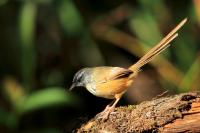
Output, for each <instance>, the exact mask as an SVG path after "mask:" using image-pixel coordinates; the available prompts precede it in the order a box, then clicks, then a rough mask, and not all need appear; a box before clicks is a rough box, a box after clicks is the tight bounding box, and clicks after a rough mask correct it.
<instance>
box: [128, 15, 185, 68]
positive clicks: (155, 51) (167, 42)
mask: <svg viewBox="0 0 200 133" xmlns="http://www.w3.org/2000/svg"><path fill="white" fill-rule="evenodd" d="M186 21H187V18H185V19H184V20H182V21H181V22H180V23H179V24H178V25H177V26H176V27H175V28H174V29H173V30H172V31H171V32H170V33H169V34H168V35H167V36H166V37H164V38H163V39H162V40H161V41H160V42H159V43H158V44H157V45H156V46H154V47H153V48H152V49H151V50H149V52H147V53H146V54H145V55H144V56H143V57H142V58H141V59H140V60H139V61H137V62H136V63H135V64H134V65H132V66H130V67H129V69H130V70H132V71H135V70H139V69H140V68H141V67H142V66H144V65H145V64H147V63H148V62H149V61H151V60H152V59H153V58H154V57H155V56H156V55H158V54H160V53H161V52H162V51H163V50H165V49H166V48H167V47H169V46H170V42H171V41H172V40H174V39H175V38H176V37H177V36H178V33H176V32H177V31H178V30H179V29H180V28H181V27H182V26H183V25H184V24H185V22H186Z"/></svg>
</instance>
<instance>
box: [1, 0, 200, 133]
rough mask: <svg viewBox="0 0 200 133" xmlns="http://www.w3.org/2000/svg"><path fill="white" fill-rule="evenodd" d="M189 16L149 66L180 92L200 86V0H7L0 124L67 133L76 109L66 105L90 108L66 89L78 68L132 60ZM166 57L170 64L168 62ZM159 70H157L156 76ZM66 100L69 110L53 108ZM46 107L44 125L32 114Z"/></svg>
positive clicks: (3, 15)
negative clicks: (170, 41)
mask: <svg viewBox="0 0 200 133" xmlns="http://www.w3.org/2000/svg"><path fill="white" fill-rule="evenodd" d="M95 8H96V9H95ZM185 17H187V18H188V22H187V23H186V25H185V26H184V27H183V28H182V29H181V30H180V31H179V37H178V38H176V39H175V40H174V41H173V42H172V45H171V47H170V49H167V51H165V53H166V54H167V55H168V56H167V58H163V60H161V62H158V63H157V67H156V65H154V67H152V69H151V70H152V72H151V73H153V74H152V75H151V76H153V77H155V75H157V79H158V80H157V81H155V82H156V83H157V84H159V83H161V84H162V83H165V82H166V81H167V83H168V85H164V84H162V87H160V88H167V89H168V90H173V91H174V92H185V91H190V90H199V87H200V85H199V80H200V62H199V61H200V60H199V55H198V53H199V49H200V47H199V45H198V44H199V42H200V40H199V39H200V38H199V37H198V36H199V34H198V33H199V26H200V6H199V4H198V3H197V2H196V1H186V0H183V1H180V2H179V1H164V0H152V1H148V0H138V1H131V2H130V1H129V2H128V1H121V0H118V1H117V2H116V1H98V2H95V1H73V0H59V1H56V0H18V1H11V0H1V1H0V18H1V21H0V29H1V32H0V36H1V37H0V44H1V49H0V50H1V51H0V76H1V79H3V80H2V81H1V83H2V89H1V91H0V95H1V98H0V128H1V126H2V127H5V129H8V130H6V131H12V132H20V131H21V130H20V128H22V129H23V128H24V127H27V128H25V132H26V130H27V132H38V133H40V132H41V133H42V132H44V133H45V132H48V133H49V132H50V133H51V132H52V133H58V132H61V130H62V129H63V128H64V127H68V126H69V125H67V124H68V123H71V121H70V120H68V117H71V116H72V114H70V113H66V112H68V111H69V112H70V110H71V109H72V108H73V109H74V107H79V109H80V107H84V105H83V106H82V105H81V104H80V103H79V102H80V101H79V100H78V98H77V97H75V96H74V95H72V93H69V92H68V91H66V89H67V88H68V86H69V85H70V84H71V81H72V76H73V74H74V73H75V72H76V71H77V70H78V69H80V68H81V67H88V66H102V65H110V66H114V65H118V66H125V67H128V66H129V65H131V64H133V63H134V62H135V61H136V60H137V59H138V58H139V57H140V56H141V55H143V54H144V53H141V51H139V50H140V49H142V50H143V49H144V50H147V49H149V48H151V47H152V46H154V45H155V44H157V42H159V40H161V39H162V37H163V36H165V35H166V34H167V33H168V32H169V31H170V30H171V29H172V28H173V27H174V26H175V25H176V24H178V22H180V21H181V20H182V19H183V18H185ZM121 48H124V49H125V50H127V51H125V50H122V49H121ZM132 48H136V49H138V51H137V52H135V50H132ZM161 57H162V56H161ZM164 63H166V64H167V65H166V66H163V64H164ZM158 66H162V68H161V67H158ZM155 70H157V72H158V74H155V75H154V73H155ZM161 72H162V73H164V74H165V75H166V76H162V74H161ZM7 77H12V78H7ZM166 77H168V78H166ZM169 77H170V78H169ZM155 80H156V78H155ZM140 84H146V82H145V80H143V79H141V83H140ZM50 86H55V87H50ZM61 86H65V87H66V89H64V88H62V87H61ZM147 86H148V85H147ZM41 88H42V89H41ZM152 91H154V90H152ZM80 95H82V92H81V91H80ZM143 95H144V94H143ZM83 97H84V100H85V99H87V98H89V97H87V96H83ZM133 97H134V96H133ZM141 97H143V96H141ZM153 97H155V96H153ZM87 100H88V99H87ZM88 101H90V102H93V101H92V100H90V99H89V100H88ZM96 104H97V103H93V104H92V103H91V104H89V105H90V106H89V107H86V109H87V108H91V109H90V111H91V110H92V109H94V110H95V109H96V108H95V107H94V106H95V105H96ZM61 106H63V108H62V109H63V110H65V111H63V110H62V109H60V110H59V111H58V112H53V111H52V112H51V110H48V109H49V107H55V108H57V107H61ZM41 110H48V111H47V112H45V113H44V114H42V113H41V114H39V115H42V116H41V117H42V118H41V119H40V120H39V121H40V123H41V128H39V129H38V128H36V127H37V125H36V124H34V122H35V120H34V118H35V116H34V115H33V114H34V113H36V114H37V113H38V112H40V111H41ZM75 110H76V111H77V112H79V114H92V113H94V112H84V111H83V110H84V109H83V108H81V110H78V109H77V108H76V109H75ZM63 112H65V113H63ZM77 112H76V113H77ZM32 113H33V114H32ZM48 113H49V114H48ZM72 113H75V112H72ZM95 113H96V112H95ZM27 114H29V115H30V116H26V115H27ZM37 115H38V114H37ZM48 115H51V116H54V117H52V118H51V117H49V116H48ZM60 115H61V116H63V118H62V119H61V118H60V117H59V116H60ZM76 115H77V114H76ZM64 116H65V117H64ZM66 116H67V118H66ZM66 119H67V120H66ZM24 121H25V122H24ZM26 121H29V122H30V123H28V122H26ZM53 121H56V122H55V123H56V124H55V123H54V126H55V127H53V126H52V125H53V124H52V123H51V122H53ZM69 121H70V122H69ZM20 124H22V125H21V126H22V127H20ZM23 124H24V125H23ZM70 126H71V125H70ZM29 127H31V128H33V129H31V128H30V129H29ZM60 129H61V130H60ZM3 131H4V130H3ZM0 132H1V129H0Z"/></svg>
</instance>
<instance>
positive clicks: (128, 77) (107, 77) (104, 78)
mask: <svg viewBox="0 0 200 133" xmlns="http://www.w3.org/2000/svg"><path fill="white" fill-rule="evenodd" d="M186 21H187V18H185V19H184V20H182V21H181V22H180V23H179V24H178V25H177V26H176V27H175V28H174V29H173V30H172V31H171V32H170V33H169V34H168V35H167V36H166V37H164V38H163V39H162V40H161V41H160V42H159V43H158V44H157V45H156V46H154V47H153V48H152V49H151V50H149V52H147V53H146V54H145V55H144V56H143V57H142V58H141V59H140V60H139V61H137V62H136V63H135V64H133V65H132V66H130V67H129V68H121V67H111V66H100V67H91V68H83V69H81V70H79V71H78V72H77V73H76V74H75V76H74V78H73V81H72V85H71V87H70V90H72V89H73V88H74V87H76V86H82V87H85V88H86V89H87V90H88V91H89V92H90V93H92V94H93V95H95V96H97V97H103V98H107V99H114V101H113V102H112V104H109V105H107V106H106V108H105V109H104V111H102V112H101V113H100V114H101V115H100V117H101V118H102V119H104V120H105V119H107V118H108V116H109V114H110V113H111V112H112V111H113V110H114V108H115V106H116V104H117V103H118V101H119V100H120V98H121V97H122V95H123V94H124V93H125V92H126V90H127V89H128V87H129V86H130V85H131V84H132V83H133V81H134V78H135V77H136V76H137V74H138V72H139V71H140V68H141V67H142V66H144V65H145V64H147V63H148V62H149V61H151V60H152V59H153V58H154V57H155V56H156V55H158V54H160V53H161V52H162V51H163V50H165V49H166V48H167V47H169V46H170V44H169V43H170V42H171V41H172V40H174V39H175V38H176V37H177V36H178V33H176V32H177V31H178V30H179V29H180V28H181V27H182V26H183V25H184V24H185V23H186Z"/></svg>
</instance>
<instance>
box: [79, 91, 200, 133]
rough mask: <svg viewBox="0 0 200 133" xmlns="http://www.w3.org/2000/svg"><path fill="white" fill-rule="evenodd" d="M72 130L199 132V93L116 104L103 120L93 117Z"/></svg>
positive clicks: (124, 132)
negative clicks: (131, 103)
mask: <svg viewBox="0 0 200 133" xmlns="http://www.w3.org/2000/svg"><path fill="white" fill-rule="evenodd" d="M76 132H78V133H82V132H92V133H93V132H100V133H104V132H108V133H118V132H119V133H128V132H129V133H132V132H164V133H168V132H169V133H175V132H200V96H199V95H198V94H197V93H184V94H179V95H175V96H170V97H162V98H158V99H154V100H152V101H145V102H142V103H140V104H139V105H129V106H126V107H117V108H115V110H114V111H113V112H112V113H111V114H110V115H109V118H108V119H107V120H106V121H102V120H100V119H98V117H94V118H92V119H91V120H89V121H88V122H86V123H84V124H82V126H81V127H80V128H78V129H77V130H76Z"/></svg>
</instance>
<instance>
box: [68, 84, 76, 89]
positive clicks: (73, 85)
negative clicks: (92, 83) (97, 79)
mask: <svg viewBox="0 0 200 133" xmlns="http://www.w3.org/2000/svg"><path fill="white" fill-rule="evenodd" d="M75 86H76V85H75V84H74V83H73V84H72V85H71V87H70V88H69V91H71V90H72V89H73V88H74V87H75Z"/></svg>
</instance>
